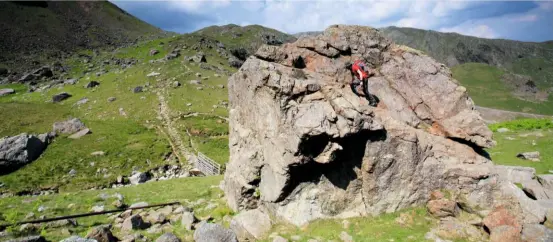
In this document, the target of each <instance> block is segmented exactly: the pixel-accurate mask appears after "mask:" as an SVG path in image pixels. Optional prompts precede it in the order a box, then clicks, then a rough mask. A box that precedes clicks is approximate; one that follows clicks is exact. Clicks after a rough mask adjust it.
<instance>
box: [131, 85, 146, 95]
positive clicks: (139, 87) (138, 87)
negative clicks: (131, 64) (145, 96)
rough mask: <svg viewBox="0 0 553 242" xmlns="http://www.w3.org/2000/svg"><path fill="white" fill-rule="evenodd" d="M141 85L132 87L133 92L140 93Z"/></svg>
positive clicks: (141, 90)
mask: <svg viewBox="0 0 553 242" xmlns="http://www.w3.org/2000/svg"><path fill="white" fill-rule="evenodd" d="M143 89H144V88H143V87H142V86H137V87H135V88H134V89H133V92H134V93H140V92H143Z"/></svg>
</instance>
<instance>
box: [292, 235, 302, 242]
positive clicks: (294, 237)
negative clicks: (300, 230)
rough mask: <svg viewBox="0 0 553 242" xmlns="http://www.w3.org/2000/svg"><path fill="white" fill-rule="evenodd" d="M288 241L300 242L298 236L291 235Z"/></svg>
mask: <svg viewBox="0 0 553 242" xmlns="http://www.w3.org/2000/svg"><path fill="white" fill-rule="evenodd" d="M290 239H292V241H300V240H301V236H299V235H292V236H290Z"/></svg>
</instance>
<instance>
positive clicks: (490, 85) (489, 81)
mask: <svg viewBox="0 0 553 242" xmlns="http://www.w3.org/2000/svg"><path fill="white" fill-rule="evenodd" d="M451 70H452V73H453V78H455V79H457V80H458V81H459V82H460V83H461V85H463V86H464V87H466V88H467V90H468V94H469V96H470V97H471V98H472V99H473V100H474V102H475V103H476V105H478V106H483V107H490V108H497V109H504V110H511V111H521V112H530V113H538V114H550V115H551V114H553V97H551V96H550V97H549V100H547V101H545V102H542V103H534V102H529V101H525V100H521V99H519V98H517V97H515V96H514V95H513V94H512V90H511V89H510V88H509V87H508V86H507V85H506V84H505V83H504V82H502V81H501V76H502V75H503V74H504V72H503V71H502V70H500V69H498V68H497V67H493V66H489V65H486V64H481V63H466V64H462V65H457V66H455V67H453V68H452V69H451Z"/></svg>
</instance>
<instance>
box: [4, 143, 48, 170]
mask: <svg viewBox="0 0 553 242" xmlns="http://www.w3.org/2000/svg"><path fill="white" fill-rule="evenodd" d="M51 139H52V137H51V135H50V134H43V135H39V137H37V136H34V135H29V134H26V133H23V134H20V135H17V136H12V137H6V138H3V139H0V175H2V174H6V173H9V172H11V171H13V170H15V169H18V168H20V167H21V166H23V165H26V164H28V163H30V162H32V161H34V160H36V159H37V158H38V157H39V156H40V155H41V154H42V152H44V150H45V149H46V147H47V146H48V144H49V142H50V140H51Z"/></svg>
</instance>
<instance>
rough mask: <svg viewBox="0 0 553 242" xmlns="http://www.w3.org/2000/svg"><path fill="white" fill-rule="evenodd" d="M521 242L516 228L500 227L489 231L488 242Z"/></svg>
mask: <svg viewBox="0 0 553 242" xmlns="http://www.w3.org/2000/svg"><path fill="white" fill-rule="evenodd" d="M506 241H509V242H522V240H521V236H520V230H519V229H518V228H515V227H512V226H508V225H501V226H498V227H495V228H493V229H491V230H490V242H506Z"/></svg>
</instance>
